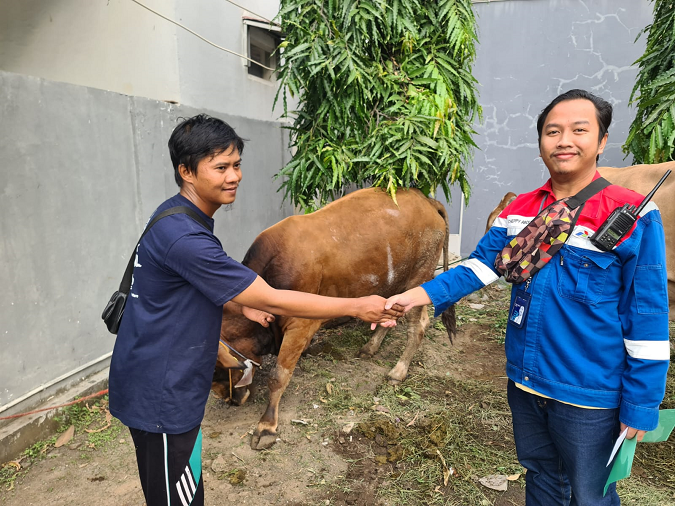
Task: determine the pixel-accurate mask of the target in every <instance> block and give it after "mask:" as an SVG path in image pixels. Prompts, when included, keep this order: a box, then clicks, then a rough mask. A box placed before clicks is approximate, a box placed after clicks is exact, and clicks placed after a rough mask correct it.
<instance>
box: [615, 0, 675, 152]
mask: <svg viewBox="0 0 675 506" xmlns="http://www.w3.org/2000/svg"><path fill="white" fill-rule="evenodd" d="M644 33H647V34H648V35H647V49H646V50H645V53H644V55H642V57H640V58H639V59H638V60H637V61H636V62H635V63H637V64H639V67H640V71H639V73H638V76H637V81H636V83H635V86H634V87H633V92H632V93H631V96H630V101H631V104H637V113H636V115H635V119H634V120H633V123H632V124H631V126H630V130H629V133H628V138H627V139H626V143H625V144H624V145H623V151H624V153H626V155H628V154H629V153H632V154H633V163H635V164H639V163H661V162H666V161H669V160H672V159H673V153H674V151H675V147H674V145H673V141H675V0H655V1H654V22H653V23H652V24H651V25H648V26H647V27H645V29H644V30H642V31H641V32H640V34H638V38H639V37H640V36H641V35H642V34H644ZM636 40H637V39H636Z"/></svg>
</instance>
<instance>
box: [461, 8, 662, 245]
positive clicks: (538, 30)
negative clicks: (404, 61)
mask: <svg viewBox="0 0 675 506" xmlns="http://www.w3.org/2000/svg"><path fill="white" fill-rule="evenodd" d="M474 10H475V12H476V14H477V15H478V26H479V30H480V33H479V35H478V38H479V42H480V44H479V46H478V56H477V59H476V63H475V66H474V75H475V76H476V78H477V79H478V81H479V82H480V103H481V105H482V106H483V111H484V114H485V122H484V124H483V125H482V126H478V127H477V131H478V136H477V137H476V142H477V144H478V146H479V147H480V150H479V151H476V156H475V164H474V168H473V170H470V171H469V178H470V181H471V185H472V189H473V195H472V197H471V199H470V203H469V206H468V208H467V209H465V211H464V221H463V225H462V226H463V230H462V254H463V255H468V254H469V253H470V252H471V251H472V250H473V248H474V247H475V245H476V244H477V242H478V240H479V239H480V238H481V237H482V235H483V231H484V228H485V220H486V219H487V216H488V214H489V213H490V211H491V210H492V209H494V207H495V206H496V205H497V203H499V201H500V200H501V197H502V196H503V195H504V194H505V193H506V192H507V191H513V192H515V193H523V192H527V191H530V190H533V189H535V188H537V187H539V186H541V185H542V184H543V183H544V182H545V181H546V179H548V171H547V169H546V167H545V166H544V164H543V162H542V161H541V159H540V158H539V150H538V146H537V131H536V120H537V115H538V114H539V112H540V111H541V110H542V109H543V108H544V107H545V106H546V105H547V104H548V103H549V102H550V101H551V100H552V99H553V98H555V96H557V95H558V94H560V93H562V92H564V91H567V90H569V89H572V88H584V89H587V90H589V91H591V92H592V93H595V94H597V95H599V96H601V97H603V98H604V99H606V100H608V101H609V102H610V103H611V104H612V105H613V106H614V120H613V122H612V126H611V127H610V129H609V141H608V144H607V148H606V149H605V153H604V154H603V155H602V156H601V157H600V165H611V166H619V167H621V166H626V165H630V164H631V163H632V157H629V158H628V159H626V160H624V159H623V158H624V155H623V153H622V152H621V145H622V144H623V143H624V142H625V140H626V136H627V134H628V128H629V126H630V123H631V122H632V119H633V117H634V115H635V111H634V109H631V108H629V106H628V98H629V96H630V92H631V89H632V88H633V85H634V83H635V77H636V75H637V68H636V67H634V66H633V65H632V64H633V62H634V61H635V60H636V59H637V58H638V57H640V56H641V55H642V53H643V52H644V48H645V43H646V40H645V37H644V36H643V37H642V38H640V40H638V41H637V43H634V41H635V37H636V36H637V34H638V33H639V32H640V30H642V29H643V28H644V27H645V26H646V25H648V24H650V23H651V21H652V4H651V3H650V2H649V1H648V0H583V1H582V0H574V1H573V0H511V1H500V2H490V3H475V4H474ZM459 202H460V199H458V198H453V202H452V205H451V206H450V207H451V213H452V214H455V215H456V214H459Z"/></svg>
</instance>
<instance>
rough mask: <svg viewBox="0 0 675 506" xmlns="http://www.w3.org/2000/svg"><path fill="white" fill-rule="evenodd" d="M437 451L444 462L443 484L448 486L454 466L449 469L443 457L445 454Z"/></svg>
mask: <svg viewBox="0 0 675 506" xmlns="http://www.w3.org/2000/svg"><path fill="white" fill-rule="evenodd" d="M436 453H438V456H439V457H440V458H441V462H442V463H443V486H444V487H447V486H448V480H449V479H450V476H452V475H453V469H452V467H451V468H449V469H448V466H447V464H446V463H445V459H444V458H443V455H441V452H440V451H438V450H436Z"/></svg>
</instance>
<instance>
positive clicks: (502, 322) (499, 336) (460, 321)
mask: <svg viewBox="0 0 675 506" xmlns="http://www.w3.org/2000/svg"><path fill="white" fill-rule="evenodd" d="M510 288H511V287H510V285H509V286H507V287H504V288H502V289H494V288H491V287H488V288H484V289H482V290H479V291H478V292H476V294H477V300H475V301H471V300H468V298H464V299H462V300H461V301H460V302H459V303H458V304H457V306H456V313H457V328H458V329H459V328H461V327H462V326H463V325H467V324H469V323H473V324H477V325H480V326H481V327H482V328H483V329H484V330H483V335H486V336H488V337H490V338H492V339H495V340H496V341H497V342H498V343H499V344H504V339H505V337H506V324H507V322H508V313H509V304H510V301H511V289H510ZM469 304H472V305H476V304H481V305H482V306H483V307H482V308H480V309H474V308H472V307H471V306H470V305H469Z"/></svg>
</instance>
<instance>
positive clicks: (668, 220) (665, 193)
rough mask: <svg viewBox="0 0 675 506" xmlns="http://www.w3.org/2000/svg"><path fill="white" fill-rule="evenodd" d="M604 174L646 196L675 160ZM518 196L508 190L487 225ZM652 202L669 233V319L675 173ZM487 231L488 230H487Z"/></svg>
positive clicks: (673, 313) (674, 293) (674, 296)
mask: <svg viewBox="0 0 675 506" xmlns="http://www.w3.org/2000/svg"><path fill="white" fill-rule="evenodd" d="M598 170H599V171H600V174H602V177H604V178H605V179H607V180H608V181H609V182H611V183H613V184H616V185H619V186H623V187H624V188H628V189H630V190H633V191H636V192H638V193H640V194H642V195H647V194H648V193H649V192H650V191H651V190H652V188H654V185H656V183H658V182H659V180H660V179H661V178H662V177H663V175H664V174H665V173H666V171H667V170H672V171H674V172H675V162H666V163H659V164H653V165H632V166H630V167H624V168H616V167H598ZM514 198H515V194H514V193H511V192H509V193H507V194H506V195H505V196H504V198H503V199H502V201H501V202H500V203H499V205H498V206H497V207H496V208H495V209H494V210H493V211H492V213H490V217H489V218H488V228H490V226H492V223H493V222H494V220H495V218H496V217H497V216H499V213H501V212H502V211H503V210H504V208H505V207H506V206H507V205H508V204H509V203H510V202H511V201H512V200H513V199H514ZM652 201H653V202H655V203H656V205H657V206H659V211H660V212H661V220H662V221H663V228H664V231H665V234H666V262H667V266H666V267H667V269H668V298H669V300H670V319H671V320H674V319H675V228H674V227H675V174H671V175H670V176H669V177H668V179H666V181H665V182H664V183H663V185H662V186H661V188H659V190H658V191H657V192H656V193H655V194H654V197H653V198H652ZM486 231H487V230H486Z"/></svg>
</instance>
